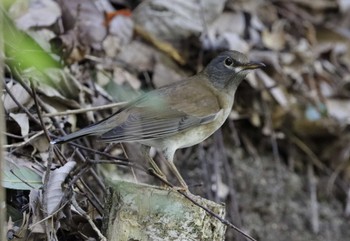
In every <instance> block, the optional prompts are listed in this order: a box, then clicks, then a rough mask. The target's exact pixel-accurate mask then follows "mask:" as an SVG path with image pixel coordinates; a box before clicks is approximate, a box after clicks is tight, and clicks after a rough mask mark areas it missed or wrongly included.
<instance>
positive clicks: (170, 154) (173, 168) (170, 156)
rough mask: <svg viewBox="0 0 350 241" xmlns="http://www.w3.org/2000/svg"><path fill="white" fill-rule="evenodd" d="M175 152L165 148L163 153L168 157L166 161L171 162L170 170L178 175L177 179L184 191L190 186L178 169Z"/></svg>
mask: <svg viewBox="0 0 350 241" xmlns="http://www.w3.org/2000/svg"><path fill="white" fill-rule="evenodd" d="M174 154H175V151H171V150H163V155H164V157H165V159H166V161H167V162H168V163H169V167H170V170H171V171H172V172H173V174H174V175H175V176H176V178H177V180H178V181H179V182H180V184H181V187H180V189H181V190H183V191H186V192H187V191H188V186H187V183H186V182H185V180H184V179H183V178H182V176H181V174H180V172H179V171H178V170H177V168H176V166H175V164H174V162H173V160H174Z"/></svg>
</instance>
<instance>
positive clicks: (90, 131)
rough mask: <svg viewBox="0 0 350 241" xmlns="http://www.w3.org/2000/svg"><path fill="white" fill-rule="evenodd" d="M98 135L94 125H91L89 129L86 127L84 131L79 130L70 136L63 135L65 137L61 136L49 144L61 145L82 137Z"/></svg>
mask: <svg viewBox="0 0 350 241" xmlns="http://www.w3.org/2000/svg"><path fill="white" fill-rule="evenodd" d="M96 134H98V132H97V130H96V127H95V125H92V126H90V127H86V128H84V129H81V130H79V131H76V132H73V133H71V134H68V135H65V136H61V137H59V138H57V139H55V140H52V141H51V142H50V143H51V144H53V145H55V144H61V143H65V142H68V141H72V140H75V139H78V138H81V137H83V136H87V135H96Z"/></svg>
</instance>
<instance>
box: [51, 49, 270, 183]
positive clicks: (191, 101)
mask: <svg viewBox="0 0 350 241" xmlns="http://www.w3.org/2000/svg"><path fill="white" fill-rule="evenodd" d="M263 66H264V65H263V64H261V63H252V62H249V61H248V59H247V57H246V56H245V55H243V54H242V53H240V52H237V51H225V52H223V53H221V54H219V55H218V56H217V57H216V58H214V59H213V60H212V61H211V62H210V63H209V64H208V66H207V67H206V68H205V69H204V70H203V71H202V72H200V73H198V74H196V75H194V76H192V77H190V78H188V79H185V80H183V81H180V82H177V83H174V84H171V85H167V86H164V87H162V88H159V89H156V90H153V91H150V92H148V93H146V94H144V95H142V96H141V97H139V98H137V99H136V100H134V101H131V102H129V103H128V104H127V105H126V106H124V107H123V108H122V109H120V110H118V111H117V112H116V113H114V114H113V115H112V116H110V117H108V118H106V119H104V120H102V121H100V122H98V123H96V124H94V125H91V126H89V127H86V128H84V129H81V130H79V131H77V132H74V133H72V134H69V135H66V136H63V137H60V138H58V139H56V140H54V141H52V144H58V143H63V142H67V141H70V140H73V139H76V138H80V137H82V136H86V135H97V136H99V138H100V140H102V141H106V142H139V143H141V144H143V145H145V146H147V147H145V148H144V150H145V152H148V151H149V147H150V146H153V147H155V148H158V149H159V150H161V151H162V152H163V153H164V155H165V158H166V160H168V162H169V164H170V167H171V169H172V171H173V172H174V174H175V175H176V176H177V178H178V180H179V181H180V183H181V185H182V186H183V188H185V189H187V185H186V183H185V181H184V180H183V179H182V177H181V175H180V174H179V172H178V171H177V169H176V167H175V165H174V164H173V157H174V153H175V151H176V150H177V149H179V148H183V147H188V146H192V145H195V144H198V143H200V142H202V141H203V140H205V139H206V138H207V137H209V136H210V135H211V134H212V133H213V132H215V131H216V130H217V129H218V128H220V126H221V125H222V124H223V123H224V121H225V120H226V119H227V117H228V115H229V113H230V112H231V108H232V105H233V102H234V95H235V92H236V90H237V87H238V85H239V84H240V83H241V81H242V80H243V79H244V77H245V76H246V75H247V73H248V71H249V70H252V69H256V68H260V67H263ZM147 155H148V154H147ZM146 158H147V159H148V160H149V159H150V157H149V155H148V156H147V157H146Z"/></svg>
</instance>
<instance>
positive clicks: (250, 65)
mask: <svg viewBox="0 0 350 241" xmlns="http://www.w3.org/2000/svg"><path fill="white" fill-rule="evenodd" d="M265 66H266V65H265V64H263V63H257V62H249V63H246V64H242V66H240V67H241V69H242V70H250V69H259V68H262V67H265Z"/></svg>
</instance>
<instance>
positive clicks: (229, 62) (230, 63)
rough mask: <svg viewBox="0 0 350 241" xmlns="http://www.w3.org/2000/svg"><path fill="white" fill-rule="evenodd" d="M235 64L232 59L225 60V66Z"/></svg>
mask: <svg viewBox="0 0 350 241" xmlns="http://www.w3.org/2000/svg"><path fill="white" fill-rule="evenodd" d="M232 64H233V60H232V59H231V58H227V59H225V65H226V66H231V65H232Z"/></svg>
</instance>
